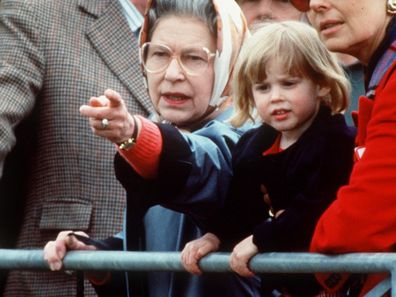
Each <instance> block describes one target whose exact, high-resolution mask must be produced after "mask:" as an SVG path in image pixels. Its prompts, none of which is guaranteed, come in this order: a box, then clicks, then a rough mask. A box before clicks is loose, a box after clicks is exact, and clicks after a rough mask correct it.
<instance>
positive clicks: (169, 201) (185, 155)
mask: <svg viewBox="0 0 396 297" xmlns="http://www.w3.org/2000/svg"><path fill="white" fill-rule="evenodd" d="M159 127H160V130H161V133H162V135H163V140H164V142H163V152H162V155H161V160H160V166H159V175H158V186H159V189H160V195H161V197H159V198H160V201H159V202H160V204H161V205H163V206H165V207H167V208H171V209H173V210H176V211H180V212H183V213H186V214H188V215H191V216H192V217H193V218H195V219H198V220H201V219H205V218H207V217H208V216H210V215H212V213H213V212H214V211H215V210H216V209H217V208H218V207H221V206H222V205H223V202H224V199H225V196H226V194H227V190H228V188H229V184H230V181H231V177H232V170H231V150H232V148H233V147H234V145H235V144H236V142H237V141H238V139H239V137H240V134H241V131H239V130H236V129H233V128H232V127H230V126H228V125H226V124H224V123H221V122H218V121H212V122H210V123H209V124H207V125H206V126H205V127H203V128H202V129H199V130H197V131H195V132H194V133H181V132H179V131H178V130H177V129H176V128H174V127H172V126H169V125H159Z"/></svg>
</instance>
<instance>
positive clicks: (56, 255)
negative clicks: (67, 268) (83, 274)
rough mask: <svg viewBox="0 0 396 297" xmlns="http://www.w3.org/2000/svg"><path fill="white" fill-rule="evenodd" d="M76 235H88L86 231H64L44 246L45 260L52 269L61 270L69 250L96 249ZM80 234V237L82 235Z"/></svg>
mask: <svg viewBox="0 0 396 297" xmlns="http://www.w3.org/2000/svg"><path fill="white" fill-rule="evenodd" d="M75 234H76V235H80V236H85V237H87V238H88V235H87V234H86V233H84V232H80V231H79V232H73V231H62V232H59V234H58V236H57V237H56V239H55V240H54V241H49V242H47V244H46V245H45V247H44V260H46V261H47V262H48V265H49V267H50V269H51V270H52V271H56V270H61V269H62V267H63V258H64V257H65V255H66V252H67V251H69V250H96V249H97V248H96V247H95V246H93V245H88V244H86V243H84V242H83V241H81V240H79V239H77V238H76V236H75ZM80 236H79V237H80Z"/></svg>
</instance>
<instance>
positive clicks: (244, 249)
mask: <svg viewBox="0 0 396 297" xmlns="http://www.w3.org/2000/svg"><path fill="white" fill-rule="evenodd" d="M257 253H258V248H257V246H256V245H255V244H254V243H253V235H250V236H249V237H247V238H245V239H244V240H242V241H241V242H240V243H238V244H237V245H236V246H235V247H234V250H233V251H232V253H231V258H230V266H231V268H232V270H234V271H235V272H236V273H238V274H239V275H241V276H245V277H251V276H253V275H254V272H253V271H251V270H250V269H249V267H248V265H249V261H250V259H251V258H252V257H253V256H254V255H256V254H257Z"/></svg>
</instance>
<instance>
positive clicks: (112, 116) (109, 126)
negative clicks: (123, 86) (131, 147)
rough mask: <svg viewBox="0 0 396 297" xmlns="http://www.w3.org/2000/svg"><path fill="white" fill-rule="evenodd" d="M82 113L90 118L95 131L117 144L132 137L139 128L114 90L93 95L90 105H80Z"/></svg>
mask: <svg viewBox="0 0 396 297" xmlns="http://www.w3.org/2000/svg"><path fill="white" fill-rule="evenodd" d="M80 114H81V115H83V116H85V117H87V118H89V124H90V126H91V129H92V131H93V133H95V134H96V135H98V136H100V137H103V138H106V139H108V140H110V141H112V142H114V143H116V144H119V143H121V142H123V141H125V140H127V139H128V138H130V137H131V136H132V134H133V131H134V129H135V128H137V127H135V125H134V121H133V118H132V115H131V114H130V113H129V112H128V110H127V107H126V105H125V102H124V100H123V99H122V98H121V95H120V94H119V93H117V92H116V91H113V90H106V91H105V92H104V95H102V96H100V97H92V98H91V99H90V100H89V105H82V106H81V107H80Z"/></svg>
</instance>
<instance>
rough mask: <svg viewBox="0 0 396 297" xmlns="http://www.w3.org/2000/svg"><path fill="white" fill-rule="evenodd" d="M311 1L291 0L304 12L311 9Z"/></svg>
mask: <svg viewBox="0 0 396 297" xmlns="http://www.w3.org/2000/svg"><path fill="white" fill-rule="evenodd" d="M309 1H310V0H290V2H291V3H292V4H293V6H294V7H295V8H297V9H298V10H299V11H302V12H307V11H308V10H309Z"/></svg>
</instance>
